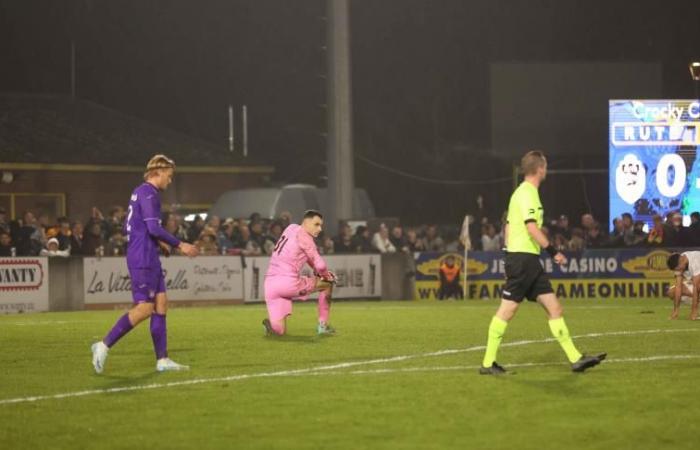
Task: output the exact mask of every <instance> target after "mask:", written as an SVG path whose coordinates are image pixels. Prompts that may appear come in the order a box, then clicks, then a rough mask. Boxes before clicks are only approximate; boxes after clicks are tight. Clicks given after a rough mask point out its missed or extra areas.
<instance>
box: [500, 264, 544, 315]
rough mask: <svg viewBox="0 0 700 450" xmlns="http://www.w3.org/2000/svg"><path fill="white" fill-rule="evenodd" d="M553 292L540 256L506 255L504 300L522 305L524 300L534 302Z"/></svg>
mask: <svg viewBox="0 0 700 450" xmlns="http://www.w3.org/2000/svg"><path fill="white" fill-rule="evenodd" d="M553 292H554V290H553V289H552V284H551V283H550V282H549V277H548V276H547V274H546V273H545V272H544V269H543V268H542V265H541V264H540V257H539V255H534V254H532V253H508V254H507V255H506V284H505V286H504V288H503V298H504V299H506V300H512V301H514V302H518V303H520V302H522V301H523V298H527V299H528V300H529V301H531V302H534V301H536V300H537V296H538V295H541V294H550V293H553Z"/></svg>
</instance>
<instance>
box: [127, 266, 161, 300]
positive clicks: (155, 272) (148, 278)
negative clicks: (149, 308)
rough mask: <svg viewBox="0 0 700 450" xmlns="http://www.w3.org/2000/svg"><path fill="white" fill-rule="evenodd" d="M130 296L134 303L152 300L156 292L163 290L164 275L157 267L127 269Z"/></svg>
mask: <svg viewBox="0 0 700 450" xmlns="http://www.w3.org/2000/svg"><path fill="white" fill-rule="evenodd" d="M129 277H130V278H131V296H132V298H133V299H134V303H143V302H150V303H152V302H154V301H155V298H156V294H160V293H161V292H165V276H164V275H163V270H162V269H160V268H158V269H129Z"/></svg>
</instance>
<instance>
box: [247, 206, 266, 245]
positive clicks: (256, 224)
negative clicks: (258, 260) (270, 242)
mask: <svg viewBox="0 0 700 450" xmlns="http://www.w3.org/2000/svg"><path fill="white" fill-rule="evenodd" d="M258 215H259V214H258ZM248 228H249V229H250V240H251V241H253V242H255V244H256V245H257V247H259V248H260V250H261V251H262V249H263V248H265V233H263V223H262V220H261V219H257V220H255V221H253V222H250V225H249V226H248Z"/></svg>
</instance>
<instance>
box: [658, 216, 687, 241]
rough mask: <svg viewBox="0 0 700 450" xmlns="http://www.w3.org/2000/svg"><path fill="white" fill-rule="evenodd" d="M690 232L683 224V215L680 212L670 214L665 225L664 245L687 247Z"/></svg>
mask: <svg viewBox="0 0 700 450" xmlns="http://www.w3.org/2000/svg"><path fill="white" fill-rule="evenodd" d="M688 238H689V236H688V233H687V230H686V228H685V227H684V226H683V216H681V213H680V212H677V211H676V212H672V213H670V214H668V216H667V220H666V225H665V226H664V245H665V246H666V247H685V246H687V245H689V241H690V239H688Z"/></svg>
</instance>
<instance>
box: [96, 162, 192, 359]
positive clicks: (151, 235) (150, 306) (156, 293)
mask: <svg viewBox="0 0 700 450" xmlns="http://www.w3.org/2000/svg"><path fill="white" fill-rule="evenodd" d="M174 170H175V162H174V161H173V160H172V159H170V158H168V157H167V156H165V155H155V156H154V157H153V158H151V160H150V161H148V164H147V166H146V172H145V173H144V175H143V178H144V180H145V182H144V183H143V184H141V185H140V186H139V187H137V188H136V189H134V192H133V193H132V194H131V200H130V201H129V210H128V214H127V218H126V222H125V224H124V225H125V228H126V236H127V241H128V246H127V252H126V265H127V267H128V269H129V276H130V278H131V292H132V297H133V301H134V306H133V308H131V310H129V312H128V313H126V314H124V315H123V316H122V317H121V318H120V319H119V320H117V323H115V324H114V327H112V329H111V330H110V332H109V333H108V334H107V336H105V338H104V339H102V340H101V341H100V342H96V343H94V344H93V345H92V365H93V367H94V368H95V372H97V373H102V371H103V370H104V366H105V361H106V359H107V354H108V352H109V349H110V348H111V347H112V346H113V345H114V344H116V343H117V341H119V339H121V338H122V337H123V336H124V335H125V334H126V333H128V332H129V331H131V329H132V328H134V327H135V326H136V325H138V324H139V323H141V322H143V321H144V320H146V319H147V318H149V317H150V318H151V338H152V339H153V349H154V350H155V353H156V370H157V371H159V372H163V371H168V370H186V369H189V367H188V366H184V365H182V364H178V363H176V362H175V361H173V360H171V359H170V358H168V334H167V329H166V325H165V314H166V312H167V309H168V298H167V297H166V295H165V278H164V276H163V269H162V267H161V265H160V258H159V256H158V248H159V246H160V247H164V249H166V250H168V251H169V248H170V247H172V248H177V249H179V250H180V252H181V253H183V254H185V255H187V256H189V257H194V256H197V254H198V250H197V247H195V246H193V245H190V244H188V243H186V242H180V241H179V240H178V239H177V238H175V237H174V236H172V235H170V234H169V233H168V232H167V231H165V230H164V229H163V227H162V226H161V223H160V220H161V219H160V198H159V192H160V191H164V190H166V189H167V188H168V185H170V183H171V182H172V179H173V172H174Z"/></svg>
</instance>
